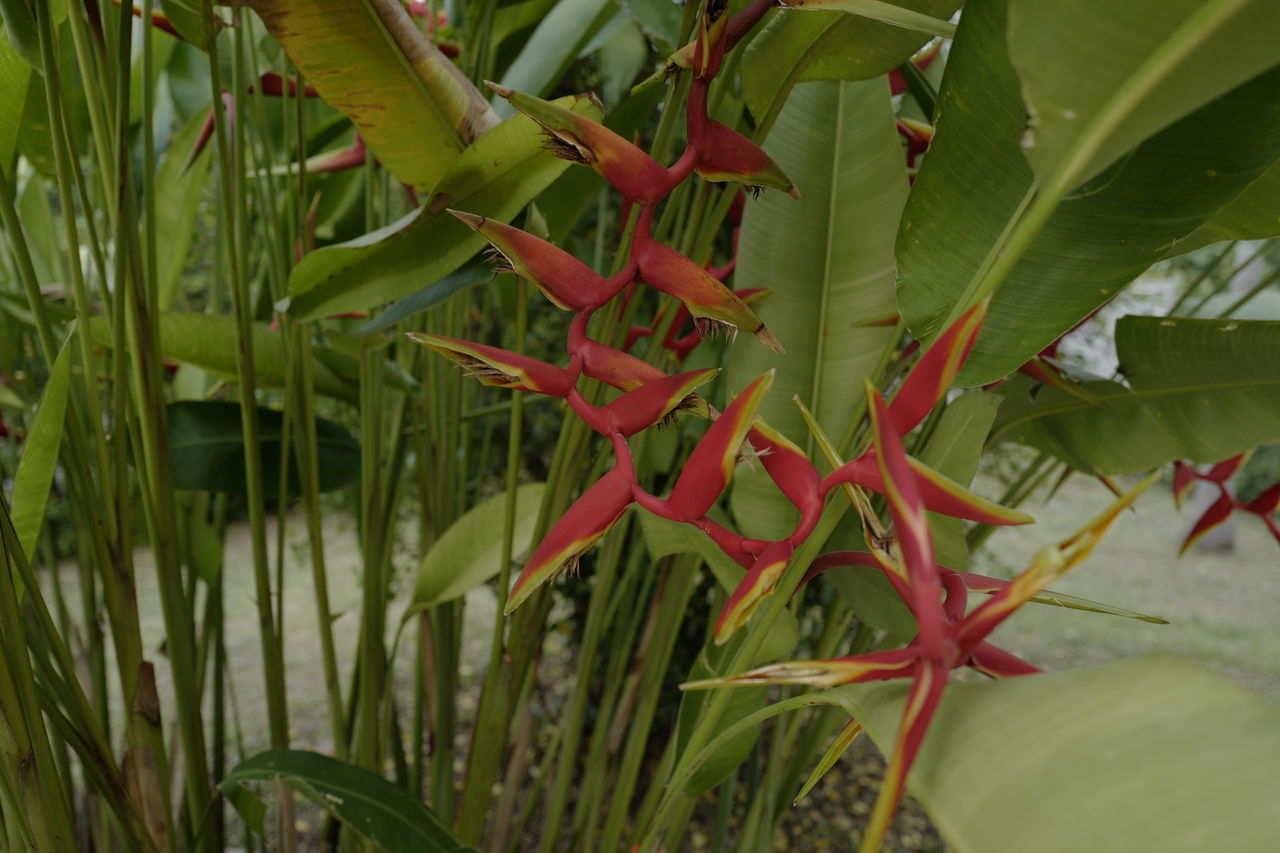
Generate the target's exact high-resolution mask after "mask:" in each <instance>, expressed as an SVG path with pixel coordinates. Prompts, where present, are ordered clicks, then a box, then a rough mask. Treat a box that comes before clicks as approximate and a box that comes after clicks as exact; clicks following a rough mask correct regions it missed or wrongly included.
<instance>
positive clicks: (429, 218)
mask: <svg viewBox="0 0 1280 853" xmlns="http://www.w3.org/2000/svg"><path fill="white" fill-rule="evenodd" d="M556 103H558V104H560V105H561V106H564V107H567V108H569V109H572V110H574V111H575V112H578V113H581V114H583V115H587V116H590V117H592V118H599V117H600V111H599V108H598V107H597V106H596V104H595V103H594V102H593V101H592V100H591V99H590V98H587V97H585V96H570V97H568V98H562V99H560V100H559V101H557V102H556ZM568 165H569V164H568V163H567V162H566V161H564V160H559V159H557V158H556V157H555V156H554V155H552V154H551V152H550V151H547V150H546V149H545V148H544V147H543V144H542V136H541V134H540V133H539V132H538V130H537V125H535V124H534V122H533V121H532V120H531V119H529V118H527V117H526V116H524V115H516V116H513V117H511V118H509V119H507V120H506V121H504V122H503V123H502V124H500V125H498V126H497V127H496V128H494V129H493V130H491V131H489V133H487V134H485V135H484V136H483V137H482V138H481V139H480V140H478V141H477V142H476V143H475V144H474V145H472V146H471V147H470V148H468V149H467V150H466V151H464V152H463V153H462V155H461V156H459V157H458V158H457V159H456V160H455V161H454V162H453V164H452V165H451V166H450V167H449V171H448V174H446V175H445V176H444V178H443V179H442V180H441V181H440V185H439V187H438V188H437V192H436V194H435V196H433V198H432V200H431V201H430V202H429V203H428V204H426V205H424V206H423V207H420V208H418V209H417V210H415V211H413V212H412V213H410V214H408V215H407V216H404V217H403V218H401V219H400V220H399V221H397V222H394V223H392V224H391V225H388V226H386V227H385V228H380V229H378V230H377V231H373V232H371V233H369V234H365V235H363V236H361V237H358V238H356V239H355V240H351V241H349V242H346V243H341V244H339V245H336V246H329V247H327V248H324V249H320V250H318V251H315V252H311V253H310V254H308V255H306V256H305V257H303V259H302V261H301V262H300V263H298V265H297V266H295V267H294V268H293V271H292V272H291V273H290V274H289V301H288V310H289V312H290V313H292V314H294V315H296V316H298V317H299V318H301V319H304V320H310V319H315V318H317V317H324V316H326V315H329V314H341V313H343V312H347V311H362V310H364V309H366V308H369V307H370V306H372V305H377V304H379V303H382V302H387V301H390V300H392V299H398V298H400V297H402V296H405V295H407V294H410V293H413V292H414V291H416V290H420V289H422V288H423V287H426V286H427V285H429V284H431V283H432V282H435V281H439V280H440V279H442V278H444V277H445V276H447V275H449V274H450V273H452V272H453V271H454V270H456V269H458V267H460V266H462V265H463V264H464V263H465V262H466V261H467V260H469V259H470V258H471V256H472V255H474V254H475V253H476V252H478V251H479V250H480V249H481V248H482V247H483V246H484V245H485V240H484V238H483V237H481V236H480V235H479V234H477V233H476V232H474V231H472V230H471V229H470V228H468V227H467V226H466V225H464V224H462V223H461V222H459V221H458V219H457V218H456V217H454V216H452V215H450V214H449V213H448V212H447V210H446V208H453V209H455V210H464V211H466V212H468V213H475V214H479V215H481V216H488V217H492V218H493V219H497V220H499V221H502V222H508V221H510V220H511V219H513V218H515V215H516V214H517V213H519V212H520V210H521V208H523V207H524V206H525V205H526V204H528V203H529V202H530V201H531V200H532V199H533V198H534V197H535V196H537V195H538V193H540V192H542V190H543V189H545V188H546V187H547V185H548V184H550V183H551V182H552V181H553V180H555V178H556V177H557V176H559V175H560V174H561V173H562V172H563V171H564V170H565V169H566V168H568Z"/></svg>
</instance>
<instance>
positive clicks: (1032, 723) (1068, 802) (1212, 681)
mask: <svg viewBox="0 0 1280 853" xmlns="http://www.w3.org/2000/svg"><path fill="white" fill-rule="evenodd" d="M905 694H906V688H905V686H903V685H900V684H896V683H892V684H891V683H885V684H878V685H874V686H869V685H851V686H849V687H839V688H836V689H835V690H831V691H824V692H823V693H819V694H815V696H814V699H815V701H816V700H818V699H819V698H820V697H828V698H826V699H824V700H823V701H829V702H832V703H835V702H836V700H839V701H838V704H840V705H841V706H842V707H845V708H846V709H847V710H849V711H850V712H851V713H852V714H853V716H854V717H855V718H856V719H857V720H858V722H860V723H861V724H862V725H863V727H864V728H865V729H866V731H867V733H868V734H869V735H870V736H871V738H872V739H873V740H874V741H875V742H876V743H877V744H878V745H880V747H881V748H882V749H885V750H888V749H889V748H890V747H891V746H892V744H893V739H894V732H895V729H896V727H897V725H898V720H899V719H900V717H901V715H902V703H903V699H904V696H905ZM792 701H793V702H794V700H792ZM907 787H908V789H909V790H910V791H911V792H912V793H913V794H914V795H915V796H916V797H917V798H918V799H919V800H920V802H922V803H923V804H924V806H925V808H926V809H928V811H929V814H930V816H931V817H932V819H933V821H934V824H935V825H936V826H937V827H938V829H939V830H940V831H941V833H942V835H943V837H945V838H946V840H947V842H948V844H949V845H950V847H951V849H953V850H956V851H982V853H1025V851H1029V850H1034V851H1036V853H1068V851H1071V853H1076V851H1081V850H1088V851H1091V853H1132V851H1135V850H1159V851H1161V853H1172V851H1186V853H1193V851H1195V852H1196V853H1198V851H1203V850H1235V851H1264V850H1275V849H1276V848H1277V846H1278V845H1280V829H1278V828H1277V825H1276V822H1275V819H1274V815H1275V803H1276V801H1277V798H1280V709H1277V708H1276V707H1275V706H1274V705H1271V704H1270V703H1268V702H1266V701H1265V700H1263V699H1262V698H1261V697H1259V696H1257V695H1255V694H1253V693H1251V692H1250V691H1248V690H1246V689H1244V688H1242V687H1239V686H1237V685H1234V684H1231V683H1230V682H1228V681H1226V680H1224V679H1222V678H1220V677H1219V676H1217V675H1214V674H1212V673H1210V672H1207V671H1205V670H1203V669H1200V668H1199V667H1196V666H1194V665H1192V664H1189V663H1186V662H1183V661H1179V660H1174V659H1169V658H1143V659H1136V660H1127V661H1120V662H1118V663H1112V664H1107V665H1105V666H1098V667H1089V668H1082V669H1074V670H1070V671H1068V672H1057V673H1048V674H1044V675H1034V676H1028V677H1023V678H1013V679H1007V680H1002V681H993V682H985V683H971V684H953V685H951V687H950V688H949V689H948V690H947V693H946V695H945V697H944V698H943V700H942V703H941V705H940V707H939V708H938V713H937V716H936V717H934V720H933V724H932V726H931V727H930V730H929V734H928V736H927V737H926V738H925V741H924V746H923V748H922V749H921V751H920V754H919V757H918V758H917V759H916V762H915V766H914V768H913V769H912V771H911V777H910V778H909V779H908V780H907Z"/></svg>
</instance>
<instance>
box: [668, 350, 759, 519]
mask: <svg viewBox="0 0 1280 853" xmlns="http://www.w3.org/2000/svg"><path fill="white" fill-rule="evenodd" d="M772 384H773V373H772V371H770V372H769V373H766V374H764V375H763V376H761V377H760V378H759V379H757V380H756V381H754V382H752V383H751V384H750V385H748V386H747V387H746V388H745V389H744V390H743V392H742V393H741V394H739V395H738V398H737V399H736V400H734V401H733V402H732V403H730V404H729V407H728V408H727V409H725V410H724V412H722V413H721V414H720V417H718V418H716V421H715V423H713V424H712V425H711V428H710V429H708V430H707V434H706V435H704V436H703V437H702V440H701V441H700V442H698V446H697V447H695V448H694V449H693V453H691V454H689V461H688V462H686V463H685V466H684V470H683V471H682V472H680V477H679V478H678V479H677V480H676V484H675V487H674V488H673V489H672V490H671V497H669V498H667V500H666V501H664V502H663V503H664V505H665V509H666V512H665V513H662V514H663V515H664V516H665V517H666V518H671V519H674V520H676V521H696V520H697V519H699V518H701V517H702V516H704V515H706V514H707V510H709V509H711V506H712V504H714V503H715V502H716V500H718V499H719V497H720V495H721V493H723V492H724V490H725V487H726V486H728V485H729V480H730V479H731V478H732V477H733V469H734V466H736V465H737V463H738V450H739V448H741V447H742V441H743V439H744V438H746V436H747V432H748V431H749V430H750V429H751V425H752V422H753V421H754V420H755V417H756V411H757V410H758V409H759V408H760V403H761V402H762V401H763V400H764V395H765V394H766V393H767V392H768V390H769V386H770V385H772Z"/></svg>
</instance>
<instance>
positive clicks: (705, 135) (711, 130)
mask: <svg viewBox="0 0 1280 853" xmlns="http://www.w3.org/2000/svg"><path fill="white" fill-rule="evenodd" d="M691 143H692V144H693V145H694V146H695V147H696V148H697V150H698V158H697V161H696V162H695V165H694V167H693V170H694V171H695V172H697V173H698V174H699V175H700V176H702V177H703V178H705V179H706V180H708V181H733V182H734V183H738V184H744V185H746V186H747V187H750V188H752V189H756V190H758V189H761V188H764V187H769V188H772V189H776V190H782V191H783V192H784V193H786V194H787V195H789V196H791V197H792V198H799V197H800V191H799V190H797V189H796V185H795V184H793V183H792V182H791V179H790V178H788V177H787V176H786V175H785V174H784V173H783V171H782V169H781V168H779V167H778V164H777V163H775V162H773V159H772V158H771V157H770V156H769V155H768V154H766V153H764V150H763V149H762V148H761V147H760V146H758V145H756V144H755V143H754V142H752V141H751V140H750V139H747V138H746V137H745V136H743V135H742V134H741V133H738V132H737V131H736V130H734V129H732V128H730V127H726V126H725V125H723V124H721V123H720V122H718V121H714V120H712V119H708V120H707V121H706V122H704V123H702V125H701V126H700V127H699V129H698V135H697V137H696V138H694V139H692V140H691Z"/></svg>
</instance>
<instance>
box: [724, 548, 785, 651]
mask: <svg viewBox="0 0 1280 853" xmlns="http://www.w3.org/2000/svg"><path fill="white" fill-rule="evenodd" d="M794 552H795V548H794V547H793V546H792V544H791V543H790V542H788V541H786V540H785V539H784V540H782V541H781V542H774V543H772V544H771V545H770V546H769V547H768V548H766V549H765V550H764V551H763V552H762V553H761V554H760V557H759V558H758V559H757V560H756V561H755V563H754V564H752V566H751V568H750V569H748V570H747V574H746V576H745V577H743V579H742V580H741V581H740V582H739V583H738V586H737V587H736V588H735V589H734V590H733V592H732V593H730V594H729V600H728V601H727V602H726V603H725V605H724V608H723V609H722V610H721V611H720V618H719V619H718V620H717V621H716V645H723V644H724V643H727V642H728V641H729V638H730V637H731V636H732V635H733V632H734V631H736V630H738V628H740V627H742V626H743V625H744V624H746V621H747V620H748V619H750V618H751V614H752V613H754V612H755V611H756V608H757V607H759V606H760V603H761V602H763V601H764V600H765V598H766V597H767V596H768V595H769V593H771V592H773V588H774V587H775V586H777V585H778V579H779V578H781V577H782V573H783V572H784V571H786V569H787V562H788V561H789V560H790V559H791V555H792V554H793V553H794Z"/></svg>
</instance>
